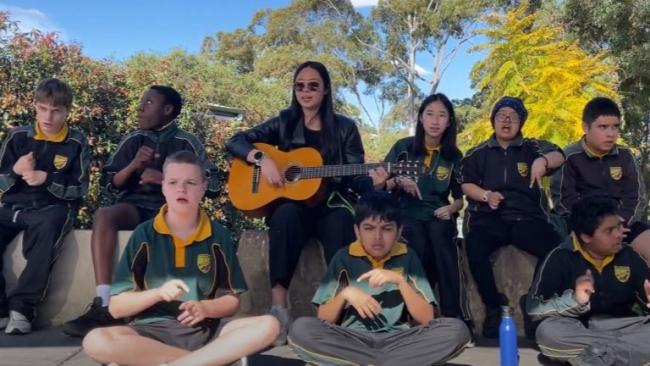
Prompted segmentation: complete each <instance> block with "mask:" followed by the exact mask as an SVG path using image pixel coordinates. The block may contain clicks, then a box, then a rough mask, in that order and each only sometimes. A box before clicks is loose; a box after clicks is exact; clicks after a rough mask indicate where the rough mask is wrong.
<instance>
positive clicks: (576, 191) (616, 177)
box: [551, 97, 650, 260]
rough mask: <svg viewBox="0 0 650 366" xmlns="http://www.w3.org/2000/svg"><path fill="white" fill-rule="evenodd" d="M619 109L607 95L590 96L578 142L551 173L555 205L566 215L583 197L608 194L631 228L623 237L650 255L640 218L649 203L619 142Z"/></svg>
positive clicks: (649, 238) (637, 173) (647, 233)
mask: <svg viewBox="0 0 650 366" xmlns="http://www.w3.org/2000/svg"><path fill="white" fill-rule="evenodd" d="M620 127H621V111H620V110H619V108H618V106H617V105H616V103H615V102H614V101H613V100H611V99H609V98H603V97H598V98H594V99H592V100H591V101H589V103H587V104H586V105H585V108H584V110H583V112H582V128H583V130H584V132H585V134H584V136H583V137H582V139H580V141H577V142H575V143H573V144H571V145H569V146H567V147H566V149H565V152H566V157H567V161H566V164H564V166H562V169H560V171H559V172H558V173H557V174H555V175H554V176H553V180H552V181H551V191H552V193H553V202H554V204H555V205H554V210H555V212H557V213H558V214H560V215H562V216H564V217H568V215H569V214H570V213H571V212H572V206H573V204H574V203H575V202H576V201H578V200H579V199H580V198H581V197H585V196H606V197H611V198H614V199H616V200H617V201H618V203H619V210H618V214H619V215H620V216H621V217H622V219H623V222H624V225H625V226H626V227H627V228H629V229H630V230H629V232H627V234H626V237H625V239H624V241H625V242H626V243H628V244H631V245H632V247H633V248H634V249H635V250H636V251H637V252H638V253H639V254H641V256H643V257H644V258H646V260H648V259H650V230H649V229H650V227H649V226H648V224H646V223H645V222H643V215H644V212H645V205H646V203H647V200H646V194H645V186H644V183H643V177H642V175H641V172H640V171H639V167H638V166H637V164H636V162H635V161H634V156H633V155H632V153H631V151H630V150H629V149H628V148H626V147H624V146H621V145H618V144H617V140H618V137H619V134H620Z"/></svg>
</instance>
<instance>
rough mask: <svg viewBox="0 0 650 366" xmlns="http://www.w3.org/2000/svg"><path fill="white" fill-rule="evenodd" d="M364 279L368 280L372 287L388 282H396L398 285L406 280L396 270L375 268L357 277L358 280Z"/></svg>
mask: <svg viewBox="0 0 650 366" xmlns="http://www.w3.org/2000/svg"><path fill="white" fill-rule="evenodd" d="M364 280H367V281H368V284H369V285H370V287H380V286H383V285H384V284H386V283H394V284H396V285H399V284H400V283H401V282H402V281H404V276H402V275H401V274H399V273H397V272H395V271H390V270H387V269H373V270H371V271H368V272H366V273H364V274H362V275H361V276H359V278H357V282H361V281H364Z"/></svg>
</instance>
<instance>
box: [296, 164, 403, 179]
mask: <svg viewBox="0 0 650 366" xmlns="http://www.w3.org/2000/svg"><path fill="white" fill-rule="evenodd" d="M380 166H383V167H384V168H385V169H386V170H387V171H388V172H389V173H390V163H370V164H344V165H323V166H318V167H303V168H301V175H300V179H311V178H331V177H347V176H350V175H363V174H368V171H369V170H370V169H375V168H377V167H380Z"/></svg>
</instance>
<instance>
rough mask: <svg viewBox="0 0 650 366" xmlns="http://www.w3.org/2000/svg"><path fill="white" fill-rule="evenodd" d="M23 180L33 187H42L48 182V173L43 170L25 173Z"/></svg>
mask: <svg viewBox="0 0 650 366" xmlns="http://www.w3.org/2000/svg"><path fill="white" fill-rule="evenodd" d="M23 180H24V181H25V182H26V183H27V184H28V185H30V186H32V187H36V186H40V185H41V184H43V183H45V181H46V180H47V173H46V172H44V171H42V170H29V171H26V172H23Z"/></svg>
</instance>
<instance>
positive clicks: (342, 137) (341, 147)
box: [226, 109, 373, 194]
mask: <svg viewBox="0 0 650 366" xmlns="http://www.w3.org/2000/svg"><path fill="white" fill-rule="evenodd" d="M336 123H337V124H338V126H337V128H336V130H337V131H338V132H339V134H338V135H337V136H338V141H337V142H336V144H337V145H338V148H337V151H338V154H336V156H334V157H331V158H327V157H325V158H324V160H325V164H358V163H363V162H364V151H363V144H362V143H361V135H359V130H358V129H357V125H356V123H355V122H354V121H353V120H352V119H350V118H348V117H345V116H342V115H339V114H337V115H336ZM304 131H305V126H304V124H303V123H301V121H296V120H292V119H291V113H290V111H289V110H288V109H287V110H283V111H281V112H280V114H279V115H278V116H276V117H273V118H271V119H269V120H267V121H265V122H263V123H261V124H259V125H257V126H255V127H253V128H251V129H249V130H247V131H242V132H239V133H237V134H235V135H234V136H233V137H231V138H230V139H229V140H228V141H227V142H226V149H227V150H228V152H229V153H230V154H232V155H234V156H235V157H236V158H239V159H242V160H246V157H247V156H248V153H249V152H250V151H251V150H252V149H253V143H257V142H262V143H266V144H269V145H274V146H277V147H278V149H280V150H282V151H289V150H293V149H296V148H299V147H303V146H305V133H304ZM328 183H329V187H328V188H329V189H337V190H340V189H341V188H345V187H348V188H351V189H352V190H354V191H356V192H357V193H359V194H362V193H364V192H367V191H369V190H372V189H373V187H372V180H371V179H370V177H369V176H356V177H353V178H344V179H334V180H331V181H329V182H328ZM332 183H334V185H332ZM341 186H343V187H341Z"/></svg>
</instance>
